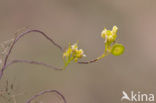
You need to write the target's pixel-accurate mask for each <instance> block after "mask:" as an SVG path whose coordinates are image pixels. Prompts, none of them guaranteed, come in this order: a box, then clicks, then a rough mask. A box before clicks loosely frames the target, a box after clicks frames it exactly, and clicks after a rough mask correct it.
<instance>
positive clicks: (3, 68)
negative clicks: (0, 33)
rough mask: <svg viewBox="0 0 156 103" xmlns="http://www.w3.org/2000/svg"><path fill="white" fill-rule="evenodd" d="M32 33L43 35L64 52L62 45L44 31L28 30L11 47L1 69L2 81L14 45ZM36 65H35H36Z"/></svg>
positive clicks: (0, 76)
mask: <svg viewBox="0 0 156 103" xmlns="http://www.w3.org/2000/svg"><path fill="white" fill-rule="evenodd" d="M31 32H37V33H39V34H41V35H43V36H44V37H45V38H46V39H47V40H49V41H50V42H51V43H52V44H54V45H55V46H56V47H58V48H59V49H60V50H61V51H63V48H62V47H61V46H60V45H58V44H57V43H56V42H54V40H53V39H51V38H50V37H48V36H47V35H46V34H45V33H44V32H42V31H40V30H35V29H33V30H27V31H26V32H23V33H21V34H20V35H19V36H17V37H16V38H15V39H14V41H13V43H12V45H11V47H10V49H9V51H8V53H7V54H6V57H5V59H4V64H3V66H2V69H1V71H0V79H1V78H2V75H3V72H4V70H5V69H6V67H7V61H8V58H9V56H10V54H11V52H12V49H13V48H14V45H15V44H16V43H17V41H18V40H19V39H20V38H21V37H23V36H24V35H26V34H29V33H31ZM32 64H33V63H32ZM34 64H35V63H34ZM36 64H39V63H36ZM41 65H43V64H42V63H41Z"/></svg>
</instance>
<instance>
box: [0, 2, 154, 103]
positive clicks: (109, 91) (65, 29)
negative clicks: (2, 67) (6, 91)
mask: <svg viewBox="0 0 156 103" xmlns="http://www.w3.org/2000/svg"><path fill="white" fill-rule="evenodd" d="M155 18H156V0H0V41H1V42H3V41H5V40H9V39H11V38H13V37H14V33H15V32H17V31H18V30H20V29H21V28H23V27H26V26H33V28H36V29H40V30H42V31H44V32H46V33H47V34H48V35H49V36H50V37H52V38H53V39H54V40H55V41H56V42H57V43H59V44H60V45H62V46H63V47H65V46H67V45H68V43H69V42H71V43H74V42H76V41H77V40H79V46H80V47H81V48H83V49H84V50H85V54H87V57H86V58H84V59H82V60H90V59H93V58H95V57H97V56H99V55H100V54H102V53H103V50H104V43H103V42H104V41H103V39H102V38H101V37H100V33H101V31H102V30H103V28H104V27H106V28H109V29H111V28H112V26H113V25H117V26H118V27H119V32H118V37H119V38H120V42H121V43H123V44H124V45H125V47H126V51H125V53H124V54H123V55H122V56H118V57H115V56H108V57H106V58H104V59H103V60H100V61H99V62H98V63H93V64H88V65H80V64H71V65H70V66H69V67H68V68H67V69H66V70H64V71H55V70H51V69H47V68H45V67H42V66H35V65H29V64H15V65H13V66H11V67H9V68H8V69H7V70H6V71H5V74H6V76H7V78H8V80H9V82H10V83H13V84H14V86H15V88H16V90H15V91H14V93H15V94H18V93H22V95H19V96H16V100H17V103H24V102H25V101H26V100H27V99H28V98H30V97H31V96H32V95H34V94H35V93H38V92H39V91H41V90H45V89H56V90H59V91H60V92H61V93H63V94H64V96H65V97H66V99H67V101H68V103H106V102H107V103H114V102H116V103H120V102H121V101H120V98H121V96H122V91H123V90H125V91H126V92H127V93H129V92H130V91H132V90H133V91H135V92H136V93H137V92H138V91H140V92H141V93H154V94H155V95H156V79H155V78H156V54H155V53H156V47H155V45H156V20H155ZM31 34H34V35H27V36H25V37H24V38H23V39H21V40H20V41H19V42H18V44H17V45H16V47H15V49H14V51H13V53H12V55H11V57H10V60H11V59H15V58H16V59H31V60H38V61H43V62H46V63H50V64H54V65H57V66H61V65H63V62H62V54H61V52H60V51H59V49H58V48H56V47H55V46H54V45H51V44H50V43H49V42H48V41H47V40H46V39H45V38H43V37H42V36H39V35H38V34H37V33H31ZM5 78H6V77H4V78H3V79H5ZM4 83H5V82H4V81H3V84H4ZM1 84H2V82H1ZM1 88H3V87H2V86H1ZM38 101H42V102H43V103H52V102H56V103H62V101H61V100H60V98H59V97H58V96H56V95H55V94H49V95H47V96H46V95H44V96H42V97H40V98H38ZM1 102H2V101H0V103H1Z"/></svg>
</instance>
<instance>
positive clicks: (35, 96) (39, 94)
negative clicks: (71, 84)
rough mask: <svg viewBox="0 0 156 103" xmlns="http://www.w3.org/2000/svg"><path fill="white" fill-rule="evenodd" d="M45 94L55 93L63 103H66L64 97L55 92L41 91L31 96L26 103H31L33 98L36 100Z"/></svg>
mask: <svg viewBox="0 0 156 103" xmlns="http://www.w3.org/2000/svg"><path fill="white" fill-rule="evenodd" d="M46 93H57V94H58V95H59V96H60V97H61V98H62V99H63V102H64V103H67V101H66V99H65V97H64V96H63V95H62V94H61V93H60V92H58V91H57V90H45V91H42V92H40V93H38V94H36V95H34V96H32V97H31V98H30V99H28V100H27V102H26V103H31V102H32V101H33V100H34V99H35V98H37V97H39V96H41V95H44V94H46Z"/></svg>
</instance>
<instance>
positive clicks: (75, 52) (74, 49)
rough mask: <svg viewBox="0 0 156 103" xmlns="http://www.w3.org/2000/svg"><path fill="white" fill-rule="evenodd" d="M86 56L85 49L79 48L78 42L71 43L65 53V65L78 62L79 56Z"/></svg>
mask: <svg viewBox="0 0 156 103" xmlns="http://www.w3.org/2000/svg"><path fill="white" fill-rule="evenodd" d="M82 57H86V55H85V54H84V51H83V50H82V49H79V48H78V43H75V44H73V45H71V44H69V46H68V49H67V50H66V51H65V52H64V53H63V58H64V62H65V67H66V66H67V65H68V64H69V63H70V62H71V61H74V62H77V61H78V59H79V58H82Z"/></svg>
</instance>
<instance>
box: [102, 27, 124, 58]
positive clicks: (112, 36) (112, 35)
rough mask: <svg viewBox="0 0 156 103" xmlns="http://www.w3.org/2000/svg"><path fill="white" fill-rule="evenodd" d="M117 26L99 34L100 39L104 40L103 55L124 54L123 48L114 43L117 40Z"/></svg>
mask: <svg viewBox="0 0 156 103" xmlns="http://www.w3.org/2000/svg"><path fill="white" fill-rule="evenodd" d="M117 31H118V28H117V26H114V27H113V28H112V30H107V29H106V28H104V30H103V31H102V32H101V37H102V38H103V39H104V40H105V41H104V43H105V54H109V53H111V54H113V55H115V56H118V55H121V54H123V52H124V46H123V45H122V44H119V43H116V39H117Z"/></svg>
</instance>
